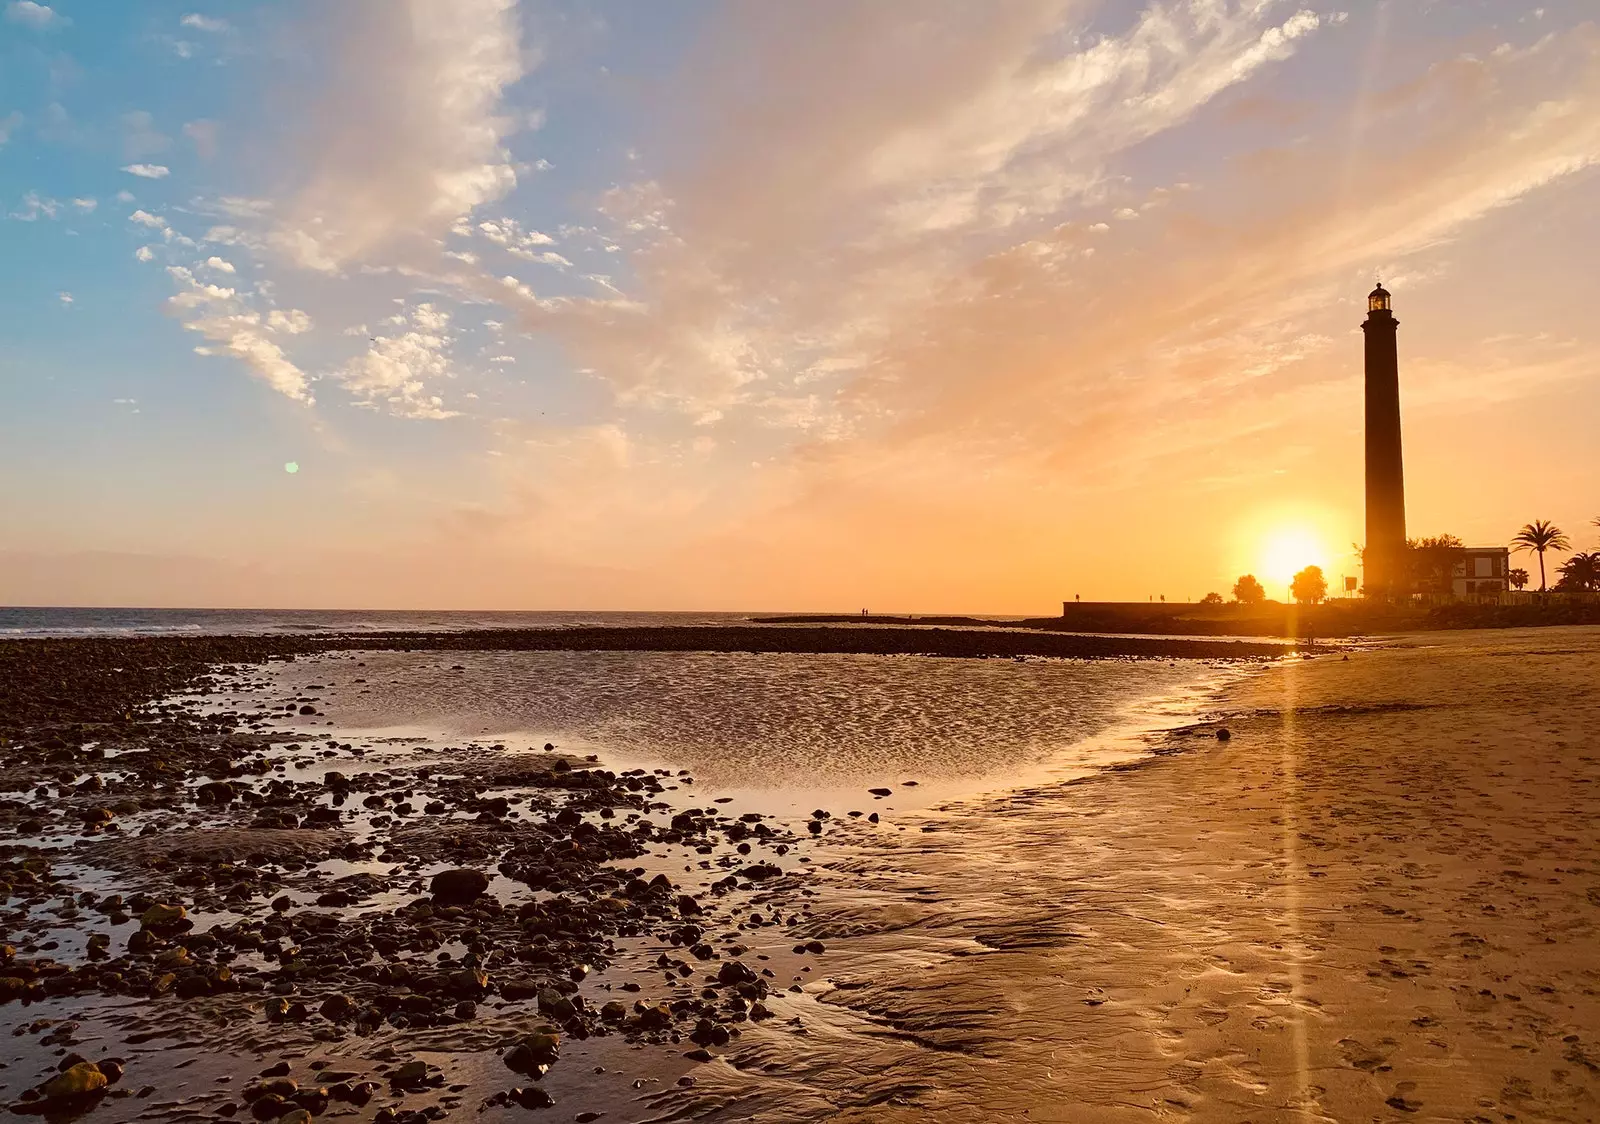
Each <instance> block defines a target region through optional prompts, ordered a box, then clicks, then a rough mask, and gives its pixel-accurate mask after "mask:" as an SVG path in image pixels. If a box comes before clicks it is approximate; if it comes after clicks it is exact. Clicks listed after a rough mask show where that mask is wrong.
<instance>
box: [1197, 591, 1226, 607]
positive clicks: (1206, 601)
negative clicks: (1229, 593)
mask: <svg viewBox="0 0 1600 1124" xmlns="http://www.w3.org/2000/svg"><path fill="white" fill-rule="evenodd" d="M1200 604H1202V605H1220V604H1222V594H1220V593H1208V594H1206V595H1205V596H1204V597H1202V598H1200Z"/></svg>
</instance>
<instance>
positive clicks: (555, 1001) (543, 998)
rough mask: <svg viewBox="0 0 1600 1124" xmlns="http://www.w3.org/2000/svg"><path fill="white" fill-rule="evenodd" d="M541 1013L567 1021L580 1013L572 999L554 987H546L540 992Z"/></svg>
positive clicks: (557, 1019) (560, 1020) (558, 1020)
mask: <svg viewBox="0 0 1600 1124" xmlns="http://www.w3.org/2000/svg"><path fill="white" fill-rule="evenodd" d="M539 1013H540V1014H541V1015H549V1016H550V1017H551V1018H552V1019H555V1020H556V1021H557V1022H566V1021H567V1020H568V1019H570V1018H572V1017H573V1016H574V1015H576V1014H577V1013H578V1010H577V1008H576V1007H574V1006H573V1005H572V1000H570V999H568V998H567V997H566V996H565V995H562V994H561V993H560V992H559V991H557V990H556V989H555V988H553V987H547V988H544V989H543V990H541V991H540V992H539Z"/></svg>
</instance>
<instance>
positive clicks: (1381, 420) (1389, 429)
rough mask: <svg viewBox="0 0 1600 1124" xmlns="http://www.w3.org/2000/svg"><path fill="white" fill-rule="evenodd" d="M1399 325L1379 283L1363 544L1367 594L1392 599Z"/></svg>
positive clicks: (1397, 515) (1401, 570)
mask: <svg viewBox="0 0 1600 1124" xmlns="http://www.w3.org/2000/svg"><path fill="white" fill-rule="evenodd" d="M1399 327H1400V321H1398V320H1396V319H1395V318H1394V312H1393V310H1392V309H1391V308H1390V307H1389V291H1388V290H1387V289H1385V288H1384V287H1383V286H1382V285H1381V284H1380V285H1379V286H1378V287H1377V288H1376V289H1374V290H1372V292H1371V293H1369V294H1367V319H1366V321H1365V322H1364V323H1363V324H1362V325H1361V330H1362V332H1363V333H1365V335H1366V352H1367V355H1366V359H1367V544H1366V555H1365V558H1364V569H1365V586H1366V595H1367V596H1368V597H1370V598H1374V599H1378V600H1393V599H1395V598H1399V597H1404V596H1406V594H1407V593H1408V592H1409V586H1408V585H1407V581H1406V564H1405V563H1406V557H1405V552H1406V485H1405V472H1404V469H1403V467H1402V463H1401V456H1400V360H1399V354H1398V351H1397V349H1396V347H1395V334H1396V329H1397V328H1399Z"/></svg>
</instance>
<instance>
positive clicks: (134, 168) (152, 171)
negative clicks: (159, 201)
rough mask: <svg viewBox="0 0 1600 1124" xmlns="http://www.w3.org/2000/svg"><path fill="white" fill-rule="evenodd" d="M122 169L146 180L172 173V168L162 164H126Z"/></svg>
mask: <svg viewBox="0 0 1600 1124" xmlns="http://www.w3.org/2000/svg"><path fill="white" fill-rule="evenodd" d="M122 170H123V171H124V172H127V173H128V174H129V175H130V176H139V177H140V178H141V179H147V180H159V179H166V178H167V176H169V175H171V174H172V170H171V169H170V168H168V167H167V166H166V165H164V164H126V165H124V166H123V168H122Z"/></svg>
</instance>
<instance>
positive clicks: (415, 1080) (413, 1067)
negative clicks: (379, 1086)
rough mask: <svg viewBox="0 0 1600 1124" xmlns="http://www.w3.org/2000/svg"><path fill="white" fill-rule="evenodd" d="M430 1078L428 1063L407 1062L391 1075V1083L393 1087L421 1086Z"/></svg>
mask: <svg viewBox="0 0 1600 1124" xmlns="http://www.w3.org/2000/svg"><path fill="white" fill-rule="evenodd" d="M427 1077H428V1063H427V1062H422V1061H414V1062H407V1063H406V1064H405V1065H403V1066H401V1067H400V1068H399V1069H397V1070H395V1071H394V1072H393V1073H392V1074H390V1075H389V1082H390V1083H391V1084H393V1085H420V1084H421V1083H422V1082H423V1081H425V1080H427Z"/></svg>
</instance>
